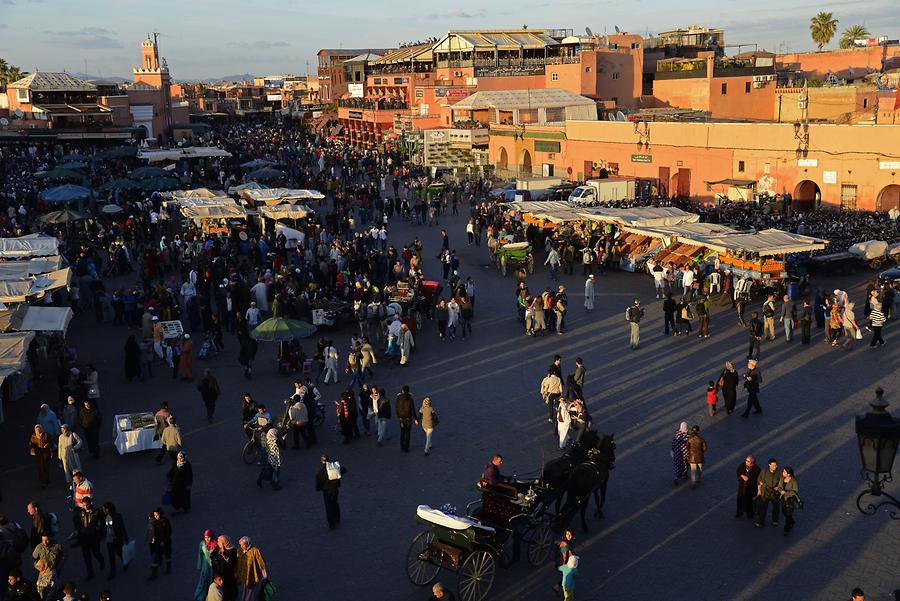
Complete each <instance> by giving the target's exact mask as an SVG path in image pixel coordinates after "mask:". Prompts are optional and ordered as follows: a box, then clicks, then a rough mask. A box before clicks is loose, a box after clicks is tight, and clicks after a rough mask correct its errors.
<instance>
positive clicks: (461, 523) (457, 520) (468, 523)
mask: <svg viewBox="0 0 900 601" xmlns="http://www.w3.org/2000/svg"><path fill="white" fill-rule="evenodd" d="M416 515H417V516H419V517H420V518H422V519H423V520H425V521H426V522H428V523H430V524H435V525H436V526H443V527H444V528H450V529H451V530H468V529H469V528H480V529H481V530H486V531H489V532H493V531H494V529H493V528H491V527H490V526H485V525H484V524H482V523H481V522H479V521H478V520H473V519H472V518H468V517H464V516H458V515H450V514H449V513H444V512H443V511H441V510H440V509H432V508H431V507H429V506H428V505H419V507H418V508H416Z"/></svg>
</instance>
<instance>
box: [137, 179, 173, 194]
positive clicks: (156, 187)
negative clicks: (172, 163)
mask: <svg viewBox="0 0 900 601" xmlns="http://www.w3.org/2000/svg"><path fill="white" fill-rule="evenodd" d="M180 187H181V182H179V181H178V180H177V179H175V178H174V177H151V178H148V179H144V180H141V188H143V189H144V190H145V191H147V192H162V191H165V190H177V189H178V188H180Z"/></svg>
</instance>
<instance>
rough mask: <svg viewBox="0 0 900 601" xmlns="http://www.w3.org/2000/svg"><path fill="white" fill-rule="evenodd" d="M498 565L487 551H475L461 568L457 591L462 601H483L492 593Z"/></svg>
mask: <svg viewBox="0 0 900 601" xmlns="http://www.w3.org/2000/svg"><path fill="white" fill-rule="evenodd" d="M496 573H497V565H496V563H495V562H494V558H493V556H491V554H490V553H488V552H487V551H474V552H472V553H470V554H469V556H468V557H466V560H465V561H464V562H463V564H462V566H461V567H460V568H459V575H458V580H457V591H458V592H459V598H460V600H461V601H482V599H484V598H485V597H487V595H488V593H489V592H490V591H491V586H493V584H494V576H495V575H496Z"/></svg>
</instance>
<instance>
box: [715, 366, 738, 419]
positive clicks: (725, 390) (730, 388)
mask: <svg viewBox="0 0 900 601" xmlns="http://www.w3.org/2000/svg"><path fill="white" fill-rule="evenodd" d="M718 384H719V388H721V389H722V399H723V400H724V401H725V412H726V414H727V415H731V412H732V411H734V405H735V403H736V402H737V385H738V373H737V370H735V369H734V364H733V363H732V362H731V361H726V362H725V369H723V370H722V373H721V374H720V375H719V382H718Z"/></svg>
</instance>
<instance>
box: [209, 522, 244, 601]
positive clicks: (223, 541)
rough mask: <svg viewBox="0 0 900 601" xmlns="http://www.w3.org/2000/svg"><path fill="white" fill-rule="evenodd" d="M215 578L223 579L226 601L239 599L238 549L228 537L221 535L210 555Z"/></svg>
mask: <svg viewBox="0 0 900 601" xmlns="http://www.w3.org/2000/svg"><path fill="white" fill-rule="evenodd" d="M209 559H210V563H211V564H212V573H213V576H221V577H222V590H223V593H224V594H223V595H222V596H223V597H224V601H235V599H237V576H236V573H237V549H235V548H234V543H232V542H231V539H230V538H228V537H227V536H224V535H221V536H219V538H218V539H217V540H216V548H215V549H213V551H212V553H211V554H210V557H209Z"/></svg>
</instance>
